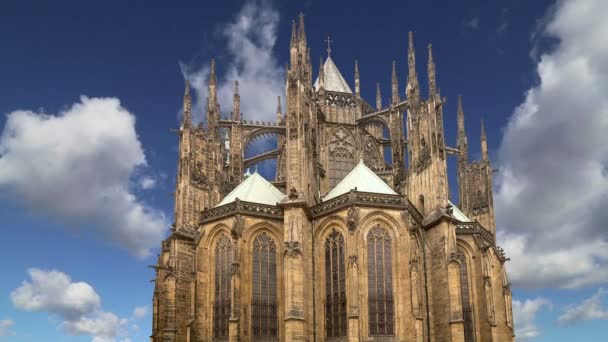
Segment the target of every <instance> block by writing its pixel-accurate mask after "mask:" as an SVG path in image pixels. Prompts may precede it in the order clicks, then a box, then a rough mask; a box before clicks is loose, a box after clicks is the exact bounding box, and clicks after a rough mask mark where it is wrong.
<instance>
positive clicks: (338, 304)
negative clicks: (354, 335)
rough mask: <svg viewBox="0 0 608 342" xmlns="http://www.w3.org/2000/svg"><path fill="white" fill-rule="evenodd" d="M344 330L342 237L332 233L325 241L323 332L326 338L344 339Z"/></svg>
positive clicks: (344, 304)
mask: <svg viewBox="0 0 608 342" xmlns="http://www.w3.org/2000/svg"><path fill="white" fill-rule="evenodd" d="M346 329H347V320H346V272H345V267H344V237H343V236H342V234H340V233H339V232H337V231H333V232H332V233H331V234H330V235H329V236H328V237H327V239H326V240H325V332H326V335H327V337H328V338H332V337H344V336H346Z"/></svg>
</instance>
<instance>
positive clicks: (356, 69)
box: [355, 59, 361, 95]
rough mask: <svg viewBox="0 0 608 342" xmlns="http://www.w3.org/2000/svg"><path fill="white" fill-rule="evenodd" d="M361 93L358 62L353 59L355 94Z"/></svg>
mask: <svg viewBox="0 0 608 342" xmlns="http://www.w3.org/2000/svg"><path fill="white" fill-rule="evenodd" d="M360 93H361V88H360V85H359V62H358V61H357V60H356V59H355V95H359V94H360Z"/></svg>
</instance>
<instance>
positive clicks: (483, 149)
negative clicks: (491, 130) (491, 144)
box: [481, 119, 489, 161]
mask: <svg viewBox="0 0 608 342" xmlns="http://www.w3.org/2000/svg"><path fill="white" fill-rule="evenodd" d="M481 158H482V160H483V161H487V160H489V159H488V140H487V138H486V128H485V127H484V125H483V119H481Z"/></svg>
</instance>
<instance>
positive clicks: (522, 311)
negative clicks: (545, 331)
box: [513, 298, 551, 341]
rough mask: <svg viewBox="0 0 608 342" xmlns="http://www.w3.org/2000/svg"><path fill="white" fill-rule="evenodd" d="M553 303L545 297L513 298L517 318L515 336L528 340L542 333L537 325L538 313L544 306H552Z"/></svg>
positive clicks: (514, 317)
mask: <svg viewBox="0 0 608 342" xmlns="http://www.w3.org/2000/svg"><path fill="white" fill-rule="evenodd" d="M550 306H551V303H550V302H549V301H548V300H546V299H544V298H535V299H526V300H525V301H523V302H522V301H520V300H517V299H514V300H513V319H514V320H515V322H514V324H515V336H516V338H517V341H526V340H529V339H532V338H534V337H537V336H538V335H540V329H539V328H538V326H536V314H537V313H538V312H539V310H540V309H541V308H543V307H550Z"/></svg>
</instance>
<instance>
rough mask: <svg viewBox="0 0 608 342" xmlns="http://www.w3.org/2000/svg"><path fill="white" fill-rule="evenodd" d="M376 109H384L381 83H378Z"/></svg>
mask: <svg viewBox="0 0 608 342" xmlns="http://www.w3.org/2000/svg"><path fill="white" fill-rule="evenodd" d="M376 109H378V110H380V109H382V95H380V82H376Z"/></svg>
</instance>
